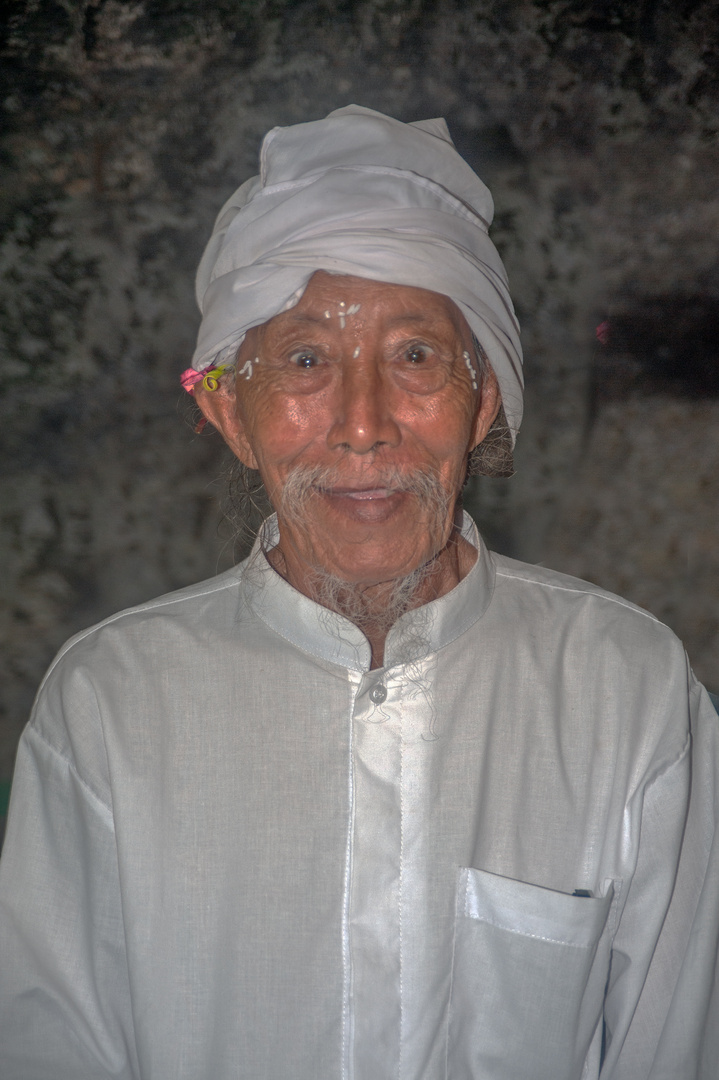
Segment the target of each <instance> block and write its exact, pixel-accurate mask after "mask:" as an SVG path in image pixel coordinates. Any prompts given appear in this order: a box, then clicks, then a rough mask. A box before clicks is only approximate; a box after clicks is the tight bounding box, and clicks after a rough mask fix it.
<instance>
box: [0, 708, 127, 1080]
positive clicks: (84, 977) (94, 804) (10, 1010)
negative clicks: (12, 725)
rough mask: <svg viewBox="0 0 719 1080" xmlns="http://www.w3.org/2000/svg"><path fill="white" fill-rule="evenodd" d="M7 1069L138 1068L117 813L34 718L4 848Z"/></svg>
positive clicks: (2, 1069) (13, 1073)
mask: <svg viewBox="0 0 719 1080" xmlns="http://www.w3.org/2000/svg"><path fill="white" fill-rule="evenodd" d="M0 956H1V957H2V961H1V963H0V1075H2V1077H3V1078H4V1080H90V1078H92V1080H101V1078H103V1077H113V1078H114V1080H131V1078H135V1077H137V1076H138V1075H139V1070H138V1069H137V1065H136V1053H135V1050H134V1042H133V1024H132V1011H131V1002H130V991H129V979H128V969H127V960H126V954H125V944H124V932H123V920H122V911H121V903H120V888H119V878H118V862H117V852H116V846H115V834H114V829H113V820H112V813H111V811H110V809H109V808H108V807H107V806H106V805H105V804H104V803H103V802H102V800H101V799H100V798H99V797H98V796H97V794H96V793H94V792H93V790H92V789H91V788H90V787H89V786H88V784H87V783H86V782H84V781H83V779H82V778H81V776H80V775H79V773H78V771H77V769H76V768H75V766H74V763H73V762H72V761H71V760H68V759H67V758H65V757H64V756H63V755H62V754H60V753H58V751H57V750H56V749H54V748H53V747H52V746H51V745H50V744H49V743H48V742H47V741H46V740H45V739H44V738H43V736H42V735H41V734H39V733H38V731H37V730H35V729H34V728H33V727H32V726H28V727H27V728H26V730H25V732H24V734H23V736H22V739H21V741H20V746H19V750H18V759H17V764H16V769H15V778H14V780H13V788H12V796H11V802H10V811H9V815H8V826H7V834H6V838H5V844H4V847H3V852H2V858H1V859H0Z"/></svg>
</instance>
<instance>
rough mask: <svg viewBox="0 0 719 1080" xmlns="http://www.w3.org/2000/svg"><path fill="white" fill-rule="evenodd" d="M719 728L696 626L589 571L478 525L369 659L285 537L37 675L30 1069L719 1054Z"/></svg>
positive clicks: (264, 1073) (1, 942) (0, 999)
mask: <svg viewBox="0 0 719 1080" xmlns="http://www.w3.org/2000/svg"><path fill="white" fill-rule="evenodd" d="M465 526H466V530H465V531H466V535H467V536H468V537H469V538H470V539H472V538H473V537H474V542H475V543H478V542H479V541H478V538H477V537H476V535H474V534H473V527H472V525H471V522H469V520H468V519H467V520H466V522H465ZM270 542H271V540H270ZM422 641H423V642H424V645H422ZM413 642H414V644H413ZM413 649H414V655H415V658H414V659H411V654H412V650H413ZM407 654H410V660H409V662H406V663H403V662H402V656H403V655H405V656H406V655H407ZM417 657H418V658H417ZM385 691H386V697H385V696H384V694H385ZM383 697H384V700H382V699H383ZM718 744H719V723H718V722H717V716H716V714H715V713H714V710H713V708H712V706H711V704H710V702H709V699H708V697H707V695H706V693H705V692H704V691H703V690H702V688H701V687H699V686H698V684H697V683H696V682H695V681H694V679H693V677H692V675H691V672H690V671H689V670H688V667H687V663H686V658H685V655H684V652H683V649H682V648H681V646H680V644H679V643H678V642H677V640H676V639H675V638H674V636H673V635H672V633H671V632H670V631H669V630H667V629H666V627H664V626H662V625H661V624H660V623H658V622H657V621H656V620H655V619H654V618H653V617H652V616H650V615H648V614H646V613H645V612H643V611H640V610H639V609H637V608H635V607H633V606H632V605H630V604H628V603H627V602H625V601H623V600H620V599H618V598H617V597H614V596H610V595H608V594H606V593H604V592H602V591H601V590H600V589H597V588H595V587H594V586H592V585H587V584H585V583H583V582H580V581H577V580H575V579H573V578H568V577H565V576H563V575H561V574H556V573H553V572H552V571H549V570H544V569H539V568H536V567H531V566H527V565H524V564H521V563H517V562H514V561H512V560H511V559H507V558H503V557H500V556H497V555H491V554H490V553H488V552H487V551H486V549H485V548H484V546H483V545H480V551H479V556H478V559H477V562H476V564H475V566H474V568H473V569H472V570H471V572H470V573H469V574H468V576H467V577H466V578H465V579H464V580H463V581H462V582H461V583H460V584H459V585H458V586H457V587H456V588H455V589H454V590H452V592H450V593H449V594H447V595H446V596H444V597H442V598H441V599H439V600H437V601H435V602H433V603H432V604H429V605H426V606H425V607H424V608H421V609H419V610H418V611H417V612H412V613H409V614H408V615H406V616H404V617H403V619H402V620H400V622H399V623H398V624H397V625H396V626H395V627H394V628H393V630H392V631H391V633H390V635H389V638H388V641H387V647H386V651H385V667H384V668H383V669H381V670H370V649H369V645H368V643H367V641H366V639H365V638H364V636H363V635H362V633H361V632H360V631H359V630H358V629H357V628H356V627H354V626H353V625H352V624H351V623H349V622H347V621H346V620H344V619H342V618H341V617H339V616H336V615H333V614H332V613H330V612H328V611H327V610H325V609H323V608H321V607H318V606H317V605H316V604H314V603H312V602H311V601H310V600H308V599H307V598H306V597H304V596H302V595H301V594H299V593H298V592H296V591H295V590H294V589H293V588H292V587H291V586H290V585H288V584H287V582H285V581H284V580H283V579H282V578H280V577H279V576H278V575H277V574H276V573H275V572H274V571H273V570H271V568H270V567H269V565H268V564H267V562H266V560H265V559H264V556H263V555H262V554H261V553H260V552H259V551H258V550H257V549H256V551H255V554H254V556H253V557H251V560H250V562H249V564H248V563H245V564H243V565H242V566H240V567H237V568H236V569H234V570H232V571H229V572H228V573H226V574H223V575H221V576H220V577H218V578H215V579H213V580H211V581H208V582H204V583H202V584H200V585H197V586H194V587H192V588H189V589H184V590H182V591H180V592H177V593H173V594H171V595H169V596H165V597H162V598H160V599H159V600H155V601H153V602H151V603H148V604H144V605H142V606H140V607H138V608H135V609H133V610H131V611H128V612H123V613H121V614H119V615H116V616H114V617H113V618H111V619H108V620H106V621H105V622H104V623H102V624H100V625H99V626H97V627H95V628H93V629H91V630H88V631H86V632H85V633H83V634H80V635H78V636H77V637H76V638H75V639H74V640H73V641H71V642H70V643H69V644H68V645H67V646H66V647H65V648H64V649H63V650H62V651H61V653H60V655H59V656H58V658H57V660H56V661H55V663H54V664H53V666H52V668H51V670H50V672H49V674H48V676H47V678H46V680H45V682H44V684H43V686H42V688H41V690H40V693H39V696H38V700H37V703H36V707H35V711H34V714H33V717H32V719H31V721H30V724H29V725H28V727H27V729H26V731H25V733H24V735H23V738H22V741H21V745H20V750H19V756H18V763H17V770H16V776H15V780H14V784H13V792H12V801H11V806H10V814H9V820H8V831H7V838H6V843H5V849H4V851H3V855H2V860H0V1075H1V1076H2V1077H3V1080H86V1078H88V1080H89V1078H93V1080H96V1078H101V1077H102V1078H105V1077H117V1078H130V1077H132V1078H142V1080H201V1078H206V1080H230V1078H232V1080H237V1078H242V1080H244V1078H249V1080H259V1078H262V1080H275V1078H276V1080H280V1078H282V1080H389V1078H397V1080H420V1078H421V1080H440V1078H441V1080H445V1078H452V1080H469V1078H482V1080H499V1078H506V1080H523V1078H527V1080H574V1078H576V1080H579V1078H580V1077H581V1078H589V1077H592V1078H594V1077H597V1076H598V1075H600V1070H601V1076H602V1077H603V1078H610V1077H611V1078H612V1080H643V1078H647V1077H651V1078H652V1080H659V1078H662V1080H691V1078H694V1077H702V1078H703V1080H708V1078H710V1077H711V1078H716V1077H717V1076H718V1075H719V1005H718V991H717V988H716V986H715V975H714V961H715V957H716V951H717V941H718V939H719V854H718V849H717V843H716V840H715V826H716V821H717V816H718V814H717V791H718V790H719V779H718V773H719V745H718ZM575 890H583V891H584V892H586V893H588V894H589V895H573V893H574V892H575ZM602 1043H604V1048H603V1049H602ZM601 1061H603V1064H600V1062H601Z"/></svg>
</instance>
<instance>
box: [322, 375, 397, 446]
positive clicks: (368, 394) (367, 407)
mask: <svg viewBox="0 0 719 1080" xmlns="http://www.w3.org/2000/svg"><path fill="white" fill-rule="evenodd" d="M401 438H402V436H401V432H400V429H399V426H398V424H397V423H396V421H395V419H394V416H393V413H392V394H391V390H390V388H389V387H387V386H385V385H384V379H383V377H382V371H381V369H380V366H379V364H378V363H377V361H376V360H375V359H374V357H370V356H367V357H364V358H361V359H359V358H356V357H352V358H351V359H347V360H345V361H343V363H342V365H341V375H340V380H339V385H338V387H337V396H336V403H335V417H334V421H333V423H332V426H331V428H330V432H329V436H328V443H329V446H330V448H331V449H333V450H335V449H344V450H351V451H353V452H354V453H355V454H367V453H369V452H370V451H372V450H376V449H379V447H381V446H398V445H399V443H400V442H401Z"/></svg>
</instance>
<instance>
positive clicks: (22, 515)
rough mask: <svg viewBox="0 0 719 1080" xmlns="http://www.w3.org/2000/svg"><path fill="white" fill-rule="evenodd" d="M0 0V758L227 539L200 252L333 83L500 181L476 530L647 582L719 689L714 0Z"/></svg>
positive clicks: (218, 561) (2, 769)
mask: <svg viewBox="0 0 719 1080" xmlns="http://www.w3.org/2000/svg"><path fill="white" fill-rule="evenodd" d="M2 11H3V14H4V21H3V35H4V40H3V44H2V53H3V58H2V65H1V72H2V73H1V75H0V79H1V80H2V88H1V96H2V119H3V122H4V129H3V134H2V136H1V139H0V150H1V154H2V165H3V184H2V190H1V192H0V215H1V216H2V223H3V238H2V241H1V244H0V270H1V273H2V292H1V294H0V340H1V348H2V358H1V360H0V388H1V389H0V392H1V393H2V400H3V407H2V424H1V431H0V438H1V441H2V471H1V472H0V565H1V566H2V602H3V607H2V615H1V617H0V649H1V650H2V661H1V667H0V694H1V702H0V704H1V707H2V710H3V711H2V718H1V719H0V732H1V733H2V734H1V736H0V781H2V780H3V778H5V779H6V778H7V777H9V775H10V772H11V768H12V760H13V755H14V749H15V744H16V740H17V737H18V735H19V732H20V729H21V726H22V724H23V723H24V720H25V718H26V715H27V711H28V709H29V706H30V703H31V700H32V695H33V692H34V689H35V687H36V686H37V683H38V681H39V679H40V677H41V675H42V672H43V670H44V668H45V667H46V665H47V664H48V662H49V660H50V659H51V657H52V654H53V652H54V651H55V650H56V649H57V648H58V646H59V645H60V644H61V643H62V641H63V640H64V639H65V638H66V637H67V636H68V635H69V634H70V633H72V632H74V631H75V630H77V629H80V628H81V627H83V626H86V625H88V624H90V623H92V622H94V621H96V620H97V619H99V618H101V617H103V616H105V615H107V614H109V613H110V612H112V611H113V610H116V609H118V608H120V607H123V606H127V605H129V604H133V603H135V602H137V601H141V600H143V599H146V598H148V597H150V596H152V595H155V594H158V593H161V592H164V591H167V590H169V589H174V588H177V587H179V586H181V585H183V584H185V583H187V582H190V581H193V580H197V579H199V578H201V577H203V576H207V575H210V574H213V573H215V571H216V570H217V569H222V568H224V567H225V566H226V565H228V564H229V563H230V562H231V561H232V560H233V559H234V558H235V557H236V552H235V551H233V544H232V542H231V540H230V539H229V538H228V537H227V536H226V535H223V530H222V527H221V526H220V525H219V523H220V519H221V515H220V511H219V509H218V492H219V490H220V487H221V479H218V478H221V474H222V472H223V469H224V468H225V463H226V457H225V453H224V451H223V448H222V446H221V444H220V442H219V439H218V437H217V436H216V435H209V436H207V435H203V436H202V437H198V436H196V435H194V434H193V432H192V428H191V424H190V423H189V422H188V413H187V402H186V401H184V400H183V395H182V393H181V391H180V390H179V389H178V382H177V378H178V374H179V372H180V371H181V370H182V369H183V368H184V367H185V366H186V365H187V362H188V357H189V355H190V353H191V351H192V347H193V335H194V333H195V330H196V325H197V321H198V320H197V315H196V313H195V308H194V301H193V272H194V268H195V265H196V263H197V261H198V258H199V255H200V252H201V249H202V245H203V241H204V239H205V238H206V236H207V234H208V232H209V230H210V228H211V225H212V221H213V218H214V216H215V214H216V212H217V210H218V209H219V207H220V206H221V204H222V202H223V201H224V199H225V198H226V197H227V195H228V194H229V193H230V192H231V191H232V190H233V189H234V188H235V187H236V186H237V185H238V184H239V183H240V182H241V181H242V180H243V179H245V178H246V177H248V176H249V175H251V174H252V173H253V172H254V171H256V170H255V165H256V157H257V151H258V147H259V143H260V139H261V137H262V135H263V134H264V133H265V132H266V131H267V130H268V129H269V128H271V127H272V126H274V125H276V124H292V123H296V122H298V121H302V120H309V119H315V118H318V117H320V116H323V115H324V114H325V113H327V112H328V111H329V110H330V109H333V108H336V107H338V106H340V105H344V104H348V103H349V102H358V103H360V104H363V105H366V106H369V107H371V108H376V109H379V110H381V111H383V112H389V113H391V114H393V115H395V116H398V117H400V118H402V119H405V120H413V119H419V118H423V117H429V116H438V115H441V116H445V117H446V118H447V121H448V123H449V125H450V129H451V131H452V133H453V136H454V138H455V141H456V143H457V146H458V148H459V149H460V151H461V152H462V153H463V154H464V155H465V156H466V157H467V158H468V160H469V161H470V162H471V164H472V165H473V166H474V167H475V168H476V169H477V170H478V171H479V173H480V175H482V176H483V178H484V179H485V180H486V181H487V183H488V184H489V186H490V187H491V189H492V191H493V193H494V197H495V202H496V217H495V224H494V229H493V236H494V239H495V242H496V243H497V246H498V247H499V249H500V251H501V253H502V255H503V257H504V259H505V262H506V265H507V269H508V272H509V276H510V282H511V285H512V290H513V294H514V296H515V299H516V306H517V311H518V315H519V318H520V320H521V323H522V328H523V341H524V348H525V353H526V373H527V381H528V390H527V418H526V421H525V425H524V428H523V431H522V434H521V436H520V441H519V444H518V453H517V468H518V472H517V475H516V476H515V477H514V478H513V479H512V480H509V481H480V482H477V483H474V485H473V486H472V487H471V489H470V490H469V492H468V495H467V503H468V505H469V506H470V508H471V509H472V510H473V511H474V513H475V514H476V515H477V516H478V518H479V520H480V523H481V525H482V527H483V529H484V531H485V534H486V535H487V536H488V538H489V539H490V541H491V542H492V543H493V544H494V545H495V546H496V547H498V548H499V549H500V550H503V551H504V552H506V553H508V554H512V555H516V556H517V557H520V558H525V559H528V560H530V561H542V562H544V563H546V564H547V565H550V566H554V567H556V568H558V569H562V570H567V571H569V572H570V573H574V574H577V575H579V576H583V577H588V578H590V579H592V580H594V581H596V582H598V583H599V584H601V585H603V586H605V587H607V588H609V589H612V590H614V591H617V592H621V593H623V594H624V595H626V596H628V597H629V598H630V599H632V600H634V601H636V602H638V603H639V604H642V605H643V606H645V607H647V608H649V609H650V610H652V611H653V612H655V613H656V614H657V615H659V616H660V617H661V618H662V619H664V620H665V621H667V622H669V624H670V625H671V626H672V627H673V628H674V629H675V630H676V631H677V633H678V634H679V635H680V636H681V637H682V638H683V639H684V641H685V643H686V645H687V648H688V651H689V654H690V657H691V659H692V661H693V663H694V666H695V668H696V670H697V672H698V674H699V675H700V677H702V678H703V679H704V680H705V681H706V682H707V684H708V685H709V686H710V688H713V689H719V665H718V661H719V544H718V540H719V498H718V494H719V364H718V363H717V351H718V348H719V345H718V342H719V308H718V307H717V298H718V296H719V264H718V261H717V236H718V235H719V189H718V187H717V176H718V175H719V111H718V109H719V16H718V15H717V8H716V3H715V0H663V2H662V0H660V2H649V0H616V2H607V0H466V2H460V0H364V2H354V3H352V2H339V3H338V2H332V0H324V2H322V0H305V2H296V0H217V2H211V0H207V2H202V0H12V2H10V3H7V2H6V3H3V4H2ZM605 321H607V322H608V324H609V325H608V329H607V328H606V327H605V333H603V334H602V335H601V336H602V338H603V339H604V344H602V343H600V342H598V341H597V339H596V337H595V327H596V326H597V324H599V323H601V322H605Z"/></svg>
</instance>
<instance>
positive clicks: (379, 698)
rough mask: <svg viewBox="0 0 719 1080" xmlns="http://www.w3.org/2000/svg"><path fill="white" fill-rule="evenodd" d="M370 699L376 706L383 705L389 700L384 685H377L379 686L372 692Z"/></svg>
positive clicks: (373, 688)
mask: <svg viewBox="0 0 719 1080" xmlns="http://www.w3.org/2000/svg"><path fill="white" fill-rule="evenodd" d="M369 699H370V701H372V702H373V703H374V704H375V705H381V704H382V702H383V701H386V700H387V688H386V687H384V686H383V685H382V683H377V685H376V686H373V687H372V689H371V690H370V692H369Z"/></svg>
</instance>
